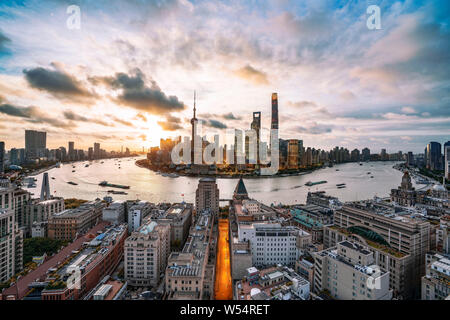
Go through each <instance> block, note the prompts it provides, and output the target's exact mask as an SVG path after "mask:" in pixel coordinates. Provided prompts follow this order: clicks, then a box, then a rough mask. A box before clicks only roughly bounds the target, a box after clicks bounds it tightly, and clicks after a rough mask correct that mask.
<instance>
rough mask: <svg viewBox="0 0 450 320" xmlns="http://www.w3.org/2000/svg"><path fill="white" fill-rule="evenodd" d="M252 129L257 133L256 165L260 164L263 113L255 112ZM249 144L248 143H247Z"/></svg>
mask: <svg viewBox="0 0 450 320" xmlns="http://www.w3.org/2000/svg"><path fill="white" fill-rule="evenodd" d="M250 129H252V130H255V131H256V164H258V163H259V139H260V131H261V112H260V111H257V112H253V121H252V123H251V125H250ZM245 142H246V143H247V141H245ZM247 149H248V148H246V150H247Z"/></svg>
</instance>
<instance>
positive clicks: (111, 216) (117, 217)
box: [102, 200, 125, 224]
mask: <svg viewBox="0 0 450 320" xmlns="http://www.w3.org/2000/svg"><path fill="white" fill-rule="evenodd" d="M102 219H103V221H108V222H110V223H112V224H121V223H124V222H125V201H121V200H117V201H114V202H113V203H111V204H110V205H109V206H108V207H106V208H103V212H102Z"/></svg>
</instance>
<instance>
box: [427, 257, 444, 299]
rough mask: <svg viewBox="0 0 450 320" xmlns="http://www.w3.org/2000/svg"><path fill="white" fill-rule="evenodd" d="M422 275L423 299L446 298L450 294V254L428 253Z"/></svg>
mask: <svg viewBox="0 0 450 320" xmlns="http://www.w3.org/2000/svg"><path fill="white" fill-rule="evenodd" d="M426 261H427V268H426V274H425V276H423V277H422V300H445V299H446V298H448V296H450V256H448V255H442V254H437V253H436V254H433V253H427V256H426Z"/></svg>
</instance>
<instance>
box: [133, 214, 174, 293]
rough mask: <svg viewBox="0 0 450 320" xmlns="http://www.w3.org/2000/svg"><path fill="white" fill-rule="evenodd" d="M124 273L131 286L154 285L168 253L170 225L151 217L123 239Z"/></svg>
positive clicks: (163, 268) (156, 283)
mask: <svg viewBox="0 0 450 320" xmlns="http://www.w3.org/2000/svg"><path fill="white" fill-rule="evenodd" d="M124 250H125V252H124V266H125V270H124V274H125V279H126V280H127V282H128V283H129V284H130V285H132V286H146V287H148V286H156V285H158V283H159V281H160V279H161V277H160V276H161V273H162V272H165V270H166V266H167V259H168V257H169V254H170V225H167V224H159V223H157V222H155V221H152V220H151V219H146V221H145V222H144V223H143V224H142V226H140V227H139V229H138V230H137V231H135V232H133V233H131V235H130V236H129V237H128V238H127V239H126V240H125V246H124Z"/></svg>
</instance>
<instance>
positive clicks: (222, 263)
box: [214, 219, 233, 300]
mask: <svg viewBox="0 0 450 320" xmlns="http://www.w3.org/2000/svg"><path fill="white" fill-rule="evenodd" d="M217 252H218V253H217V262H216V282H215V288H214V291H215V299H216V300H231V299H232V298H233V294H232V289H231V268H230V247H229V244H228V219H219V242H218V251H217Z"/></svg>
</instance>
